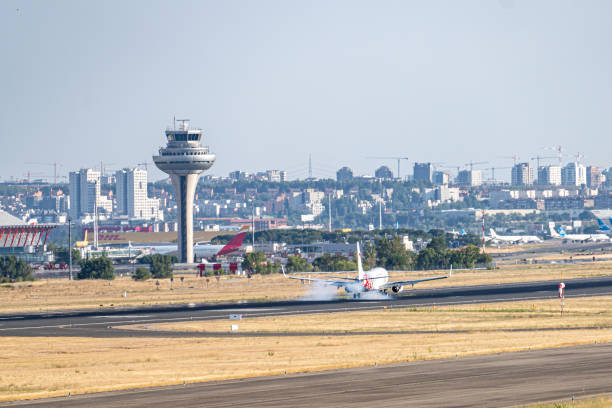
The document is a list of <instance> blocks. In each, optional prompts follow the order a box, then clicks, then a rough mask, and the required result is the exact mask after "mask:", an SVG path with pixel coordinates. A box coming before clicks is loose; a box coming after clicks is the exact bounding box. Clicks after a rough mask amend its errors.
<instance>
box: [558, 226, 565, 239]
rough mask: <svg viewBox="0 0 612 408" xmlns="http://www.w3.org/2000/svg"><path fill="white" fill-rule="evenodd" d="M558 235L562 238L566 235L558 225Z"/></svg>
mask: <svg viewBox="0 0 612 408" xmlns="http://www.w3.org/2000/svg"><path fill="white" fill-rule="evenodd" d="M559 235H561V236H562V237H564V236H565V235H566V234H565V231H563V228H562V227H561V226H560V225H559Z"/></svg>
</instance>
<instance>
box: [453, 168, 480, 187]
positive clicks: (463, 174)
mask: <svg viewBox="0 0 612 408" xmlns="http://www.w3.org/2000/svg"><path fill="white" fill-rule="evenodd" d="M456 183H457V184H459V185H461V186H471V187H476V186H479V185H481V184H482V172H481V171H480V170H461V171H460V172H459V174H457V180H456Z"/></svg>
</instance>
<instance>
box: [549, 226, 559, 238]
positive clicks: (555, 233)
mask: <svg viewBox="0 0 612 408" xmlns="http://www.w3.org/2000/svg"><path fill="white" fill-rule="evenodd" d="M548 229H549V230H550V236H551V237H553V238H558V237H559V234H558V233H557V231H555V228H554V227H553V226H552V225H549V226H548Z"/></svg>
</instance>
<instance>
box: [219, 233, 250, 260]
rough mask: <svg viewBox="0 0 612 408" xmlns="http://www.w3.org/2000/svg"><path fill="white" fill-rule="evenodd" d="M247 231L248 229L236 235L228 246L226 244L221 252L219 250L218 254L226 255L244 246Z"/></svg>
mask: <svg viewBox="0 0 612 408" xmlns="http://www.w3.org/2000/svg"><path fill="white" fill-rule="evenodd" d="M247 233H248V231H244V232H241V233H239V234H236V235H234V236H233V237H232V239H231V240H230V242H228V243H227V245H226V246H224V247H223V248H221V250H220V251H219V252H217V255H226V254H229V253H230V252H234V251H236V250H237V249H238V248H240V247H241V246H242V243H243V242H244V237H246V234H247Z"/></svg>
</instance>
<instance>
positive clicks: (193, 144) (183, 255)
mask: <svg viewBox="0 0 612 408" xmlns="http://www.w3.org/2000/svg"><path fill="white" fill-rule="evenodd" d="M176 121H179V122H181V126H180V127H179V128H178V129H176V124H175V125H174V126H173V127H172V128H171V129H170V128H168V129H166V138H167V140H168V143H167V145H166V147H162V148H160V149H159V155H158V156H153V162H154V163H155V165H156V166H157V167H158V168H159V169H160V170H161V171H163V172H165V173H167V174H169V175H170V178H171V179H172V184H173V185H174V193H175V196H176V206H177V209H178V258H179V262H182V263H193V199H194V195H195V189H196V186H197V184H198V179H199V178H200V174H202V172H204V171H205V170H208V169H209V168H210V167H211V166H212V165H213V163H214V162H215V159H216V158H217V157H216V156H215V155H214V154H212V153H210V151H209V149H208V146H202V130H200V129H190V128H189V119H175V122H176Z"/></svg>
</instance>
